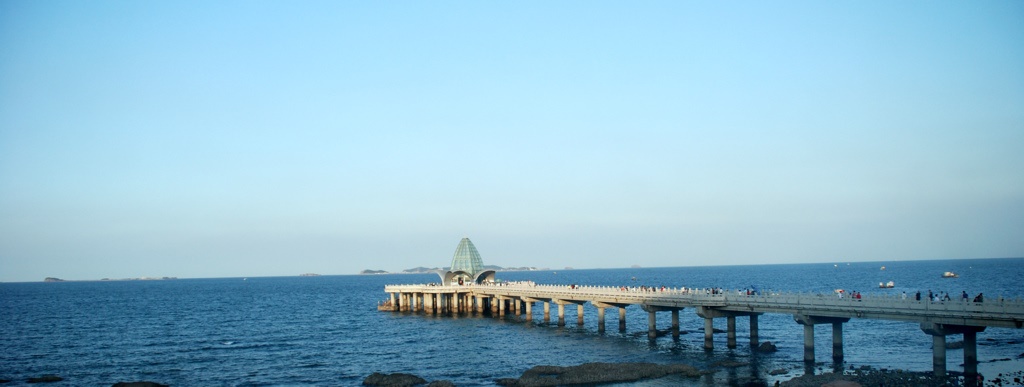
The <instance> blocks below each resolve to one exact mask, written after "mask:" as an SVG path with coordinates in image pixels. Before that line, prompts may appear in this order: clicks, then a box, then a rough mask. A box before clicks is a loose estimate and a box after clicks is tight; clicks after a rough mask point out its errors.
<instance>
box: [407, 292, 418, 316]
mask: <svg viewBox="0 0 1024 387" xmlns="http://www.w3.org/2000/svg"><path fill="white" fill-rule="evenodd" d="M419 301H420V294H419V293H413V294H412V303H411V304H409V305H411V306H412V312H413V313H416V312H419V311H420V303H419Z"/></svg>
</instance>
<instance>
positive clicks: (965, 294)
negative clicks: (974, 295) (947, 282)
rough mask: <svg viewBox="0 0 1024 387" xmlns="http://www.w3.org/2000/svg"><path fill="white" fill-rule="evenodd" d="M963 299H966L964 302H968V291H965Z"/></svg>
mask: <svg viewBox="0 0 1024 387" xmlns="http://www.w3.org/2000/svg"><path fill="white" fill-rule="evenodd" d="M963 298H964V302H967V291H966V290H964V294H963Z"/></svg>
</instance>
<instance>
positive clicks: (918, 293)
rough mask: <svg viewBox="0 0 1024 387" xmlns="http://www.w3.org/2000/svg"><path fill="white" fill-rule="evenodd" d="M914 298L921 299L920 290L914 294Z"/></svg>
mask: <svg viewBox="0 0 1024 387" xmlns="http://www.w3.org/2000/svg"><path fill="white" fill-rule="evenodd" d="M914 299H915V300H917V301H921V291H920V290H918V291H917V294H915V295H914Z"/></svg>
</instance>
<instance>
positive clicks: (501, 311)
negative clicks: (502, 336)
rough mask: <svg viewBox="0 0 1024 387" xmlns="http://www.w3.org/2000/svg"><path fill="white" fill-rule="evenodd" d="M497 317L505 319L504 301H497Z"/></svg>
mask: <svg viewBox="0 0 1024 387" xmlns="http://www.w3.org/2000/svg"><path fill="white" fill-rule="evenodd" d="M498 317H505V299H504V298H499V299H498Z"/></svg>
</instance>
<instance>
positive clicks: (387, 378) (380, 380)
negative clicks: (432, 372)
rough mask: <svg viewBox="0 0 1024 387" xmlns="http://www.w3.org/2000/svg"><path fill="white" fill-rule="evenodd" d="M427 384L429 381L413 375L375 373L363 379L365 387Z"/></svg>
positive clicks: (403, 386) (404, 386) (408, 386)
mask: <svg viewBox="0 0 1024 387" xmlns="http://www.w3.org/2000/svg"><path fill="white" fill-rule="evenodd" d="M420 384H427V380H426V379H423V378H421V377H419V376H416V375H412V374H403V373H395V374H382V373H379V372H374V373H373V374H371V375H370V376H367V377H366V379H363V385H364V386H386V387H412V386H417V385H420Z"/></svg>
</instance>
